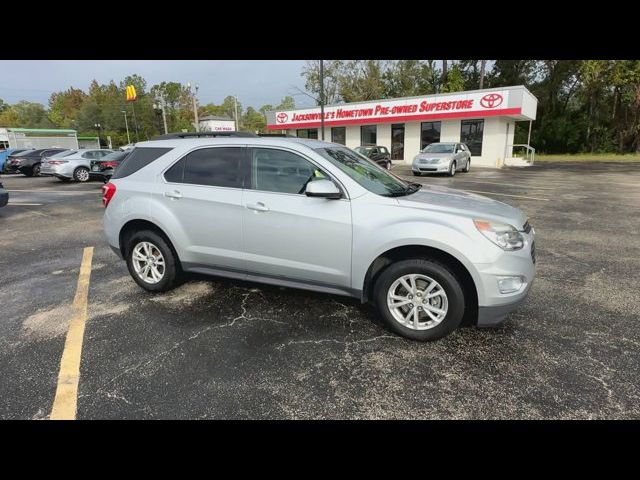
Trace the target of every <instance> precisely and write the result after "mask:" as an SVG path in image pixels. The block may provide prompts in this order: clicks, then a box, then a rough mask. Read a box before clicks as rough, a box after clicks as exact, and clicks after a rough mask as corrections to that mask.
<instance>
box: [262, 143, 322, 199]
mask: <svg viewBox="0 0 640 480" xmlns="http://www.w3.org/2000/svg"><path fill="white" fill-rule="evenodd" d="M251 178H252V186H253V188H254V189H255V190H262V191H265V192H279V193H300V194H301V193H304V189H305V187H306V185H307V183H309V182H310V181H312V180H314V179H318V178H328V176H327V175H326V174H325V173H324V172H323V171H322V170H320V169H319V168H318V167H316V166H315V165H313V164H312V163H311V162H308V161H307V160H305V159H304V158H302V157H300V156H299V155H296V154H295V153H291V152H287V151H285V150H275V149H269V148H254V149H253V150H252V152H251Z"/></svg>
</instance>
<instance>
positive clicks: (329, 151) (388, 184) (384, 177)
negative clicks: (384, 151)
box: [316, 147, 421, 197]
mask: <svg viewBox="0 0 640 480" xmlns="http://www.w3.org/2000/svg"><path fill="white" fill-rule="evenodd" d="M316 152H318V153H319V154H320V155H322V156H323V157H324V158H326V159H327V160H329V161H330V162H331V163H332V164H334V165H335V166H336V167H338V168H339V169H340V170H342V171H343V172H344V173H346V174H347V175H349V177H351V178H352V179H353V180H355V181H356V182H358V183H359V184H360V185H362V186H363V187H364V188H366V189H367V190H369V191H370V192H373V193H376V194H378V195H382V196H385V197H398V196H402V195H409V194H410V193H414V192H416V191H417V190H418V189H419V188H420V187H421V185H420V184H418V183H408V182H405V181H404V180H402V179H401V178H400V177H396V176H395V175H394V174H392V173H391V172H388V171H387V170H384V169H382V168H381V167H379V166H378V165H377V164H376V163H375V162H372V161H371V160H369V159H368V158H366V157H364V156H362V155H360V154H358V153H356V152H354V151H353V150H349V149H348V148H346V147H330V148H318V149H316Z"/></svg>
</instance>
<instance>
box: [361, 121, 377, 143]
mask: <svg viewBox="0 0 640 480" xmlns="http://www.w3.org/2000/svg"><path fill="white" fill-rule="evenodd" d="M377 133H378V127H377V126H376V125H362V126H361V127H360V145H375V144H376V143H377V137H378V135H377Z"/></svg>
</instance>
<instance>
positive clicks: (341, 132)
mask: <svg viewBox="0 0 640 480" xmlns="http://www.w3.org/2000/svg"><path fill="white" fill-rule="evenodd" d="M331 141H332V142H333V143H340V144H342V145H346V144H347V129H346V128H345V127H333V128H332V129H331Z"/></svg>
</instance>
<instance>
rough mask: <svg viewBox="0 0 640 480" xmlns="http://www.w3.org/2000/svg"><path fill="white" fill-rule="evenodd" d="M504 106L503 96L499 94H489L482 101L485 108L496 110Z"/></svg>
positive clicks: (481, 103)
mask: <svg viewBox="0 0 640 480" xmlns="http://www.w3.org/2000/svg"><path fill="white" fill-rule="evenodd" d="M501 104H502V95H500V94H499V93H487V94H486V95H485V96H484V97H482V98H481V99H480V105H482V106H483V107H484V108H496V107H499V106H500V105H501Z"/></svg>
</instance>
